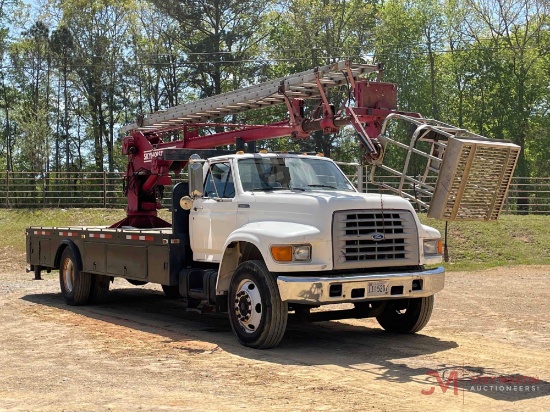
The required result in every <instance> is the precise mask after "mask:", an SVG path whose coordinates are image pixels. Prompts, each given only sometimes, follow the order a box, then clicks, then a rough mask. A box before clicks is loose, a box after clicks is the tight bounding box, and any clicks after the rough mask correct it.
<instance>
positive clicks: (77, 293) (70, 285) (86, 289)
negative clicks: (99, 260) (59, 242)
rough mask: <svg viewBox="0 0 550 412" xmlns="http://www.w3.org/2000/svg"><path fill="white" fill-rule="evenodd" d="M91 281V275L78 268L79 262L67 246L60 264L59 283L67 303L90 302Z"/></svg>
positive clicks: (83, 303)
mask: <svg viewBox="0 0 550 412" xmlns="http://www.w3.org/2000/svg"><path fill="white" fill-rule="evenodd" d="M91 282H92V277H91V275H90V274H89V273H85V272H81V271H79V270H78V262H77V260H76V258H75V256H74V254H73V251H72V249H71V248H70V247H66V248H65V250H64V251H63V254H62V255H61V264H60V265H59V284H60V286H61V294H62V295H63V297H64V298H65V301H66V302H67V304H69V305H72V306H79V305H85V304H86V303H88V299H89V297H90V290H91Z"/></svg>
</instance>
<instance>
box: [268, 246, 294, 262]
mask: <svg viewBox="0 0 550 412" xmlns="http://www.w3.org/2000/svg"><path fill="white" fill-rule="evenodd" d="M271 255H272V256H273V259H275V260H276V261H277V262H292V246H288V245H283V246H271Z"/></svg>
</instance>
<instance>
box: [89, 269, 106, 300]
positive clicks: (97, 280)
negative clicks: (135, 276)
mask: <svg viewBox="0 0 550 412" xmlns="http://www.w3.org/2000/svg"><path fill="white" fill-rule="evenodd" d="M91 277H92V284H91V288H90V298H89V299H88V301H89V302H90V303H103V302H105V301H106V300H107V297H108V296H109V284H110V283H111V278H110V277H109V276H104V275H91Z"/></svg>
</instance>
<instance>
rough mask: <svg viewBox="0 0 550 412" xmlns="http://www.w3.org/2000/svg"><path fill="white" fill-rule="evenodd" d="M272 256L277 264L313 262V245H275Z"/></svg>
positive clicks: (272, 248)
mask: <svg viewBox="0 0 550 412" xmlns="http://www.w3.org/2000/svg"><path fill="white" fill-rule="evenodd" d="M271 256H273V259H275V260H276V261H277V262H292V261H297V262H307V261H310V260H311V245H273V246H271Z"/></svg>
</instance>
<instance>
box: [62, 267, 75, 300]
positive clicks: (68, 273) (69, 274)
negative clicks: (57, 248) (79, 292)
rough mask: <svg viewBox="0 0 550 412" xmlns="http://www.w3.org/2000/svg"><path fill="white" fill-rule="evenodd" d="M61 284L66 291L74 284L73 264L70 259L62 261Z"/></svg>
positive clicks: (70, 289)
mask: <svg viewBox="0 0 550 412" xmlns="http://www.w3.org/2000/svg"><path fill="white" fill-rule="evenodd" d="M62 270H63V286H64V287H65V291H66V292H67V293H71V292H72V291H73V285H74V266H73V261H72V260H71V259H65V260H64V261H63V269H62Z"/></svg>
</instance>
